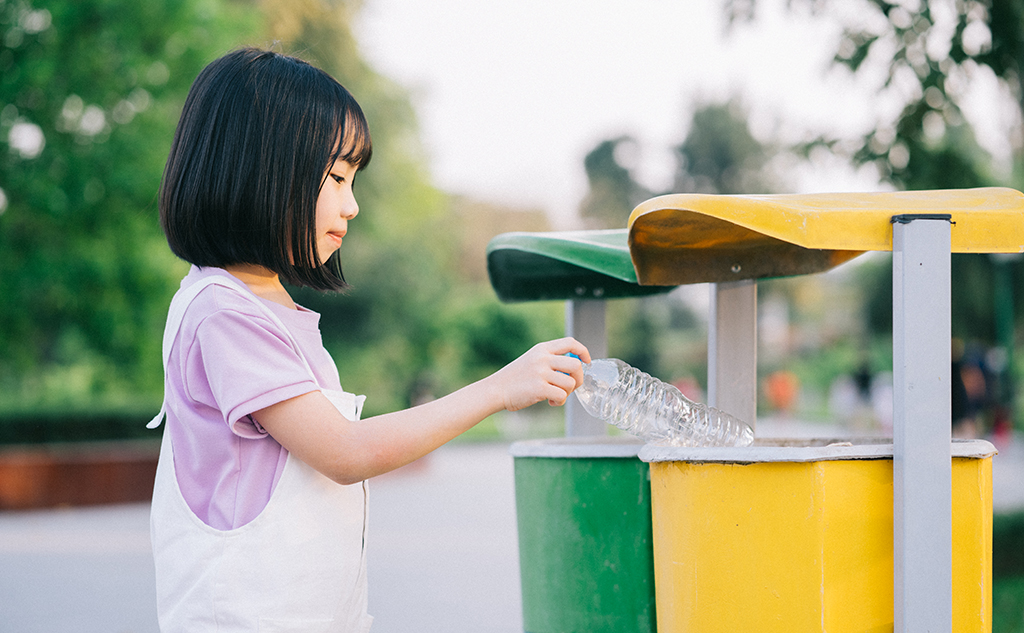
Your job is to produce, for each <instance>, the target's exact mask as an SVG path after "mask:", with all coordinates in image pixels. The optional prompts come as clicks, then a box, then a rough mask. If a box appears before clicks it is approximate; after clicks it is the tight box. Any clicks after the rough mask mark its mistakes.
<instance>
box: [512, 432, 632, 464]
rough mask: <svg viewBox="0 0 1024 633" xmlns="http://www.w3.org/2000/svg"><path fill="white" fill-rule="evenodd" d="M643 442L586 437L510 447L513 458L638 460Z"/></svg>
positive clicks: (610, 437) (529, 441) (532, 441)
mask: <svg viewBox="0 0 1024 633" xmlns="http://www.w3.org/2000/svg"><path fill="white" fill-rule="evenodd" d="M643 446H644V444H643V442H642V441H641V440H639V439H637V438H635V437H632V436H628V435H626V436H619V435H586V436H575V437H555V438H548V439H539V440H522V441H519V442H515V443H513V444H512V446H510V447H509V453H510V454H511V455H512V457H542V458H556V459H557V458H561V459H565V458H635V457H636V456H637V455H638V454H639V453H640V449H642V448H643Z"/></svg>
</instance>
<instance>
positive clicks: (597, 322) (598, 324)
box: [565, 299, 608, 437]
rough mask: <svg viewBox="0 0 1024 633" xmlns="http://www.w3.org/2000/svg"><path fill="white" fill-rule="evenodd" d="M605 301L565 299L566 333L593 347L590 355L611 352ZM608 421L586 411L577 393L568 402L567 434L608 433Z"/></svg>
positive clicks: (597, 355)
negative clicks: (606, 326)
mask: <svg viewBox="0 0 1024 633" xmlns="http://www.w3.org/2000/svg"><path fill="white" fill-rule="evenodd" d="M604 317H605V302H604V301H603V300H598V299H589V300H582V299H581V300H575V299H574V300H571V301H566V302H565V335H566V336H572V337H573V338H575V339H576V340H577V341H579V342H580V343H583V344H584V345H586V346H587V349H588V350H590V356H591V358H606V357H607V356H608V334H607V331H606V329H605V318H604ZM607 433H608V424H607V423H605V422H604V420H599V419H597V418H595V417H594V416H592V415H590V414H589V413H587V412H586V410H585V409H584V408H583V406H582V405H581V404H580V403H579V401H578V400H576V398H575V397H570V398H569V399H568V400H567V401H566V402H565V436H566V437H579V436H584V435H607Z"/></svg>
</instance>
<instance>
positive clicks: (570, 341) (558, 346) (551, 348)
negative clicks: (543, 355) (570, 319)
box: [546, 336, 592, 363]
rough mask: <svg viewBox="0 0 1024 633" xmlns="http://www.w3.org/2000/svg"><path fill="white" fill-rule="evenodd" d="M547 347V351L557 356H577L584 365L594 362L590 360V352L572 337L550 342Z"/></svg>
mask: <svg viewBox="0 0 1024 633" xmlns="http://www.w3.org/2000/svg"><path fill="white" fill-rule="evenodd" d="M546 345H547V346H548V349H547V351H548V352H550V353H552V354H555V355H557V356H565V355H566V354H576V356H578V357H579V359H580V361H581V362H583V363H589V362H590V361H591V360H592V359H591V358H590V350H588V349H587V348H586V346H585V345H583V344H582V343H580V342H579V341H577V340H576V339H574V338H572V337H571V336H568V337H565V338H560V339H556V340H554V341H548V343H547V344H546Z"/></svg>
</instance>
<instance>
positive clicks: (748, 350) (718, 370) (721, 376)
mask: <svg viewBox="0 0 1024 633" xmlns="http://www.w3.org/2000/svg"><path fill="white" fill-rule="evenodd" d="M708 404H710V405H711V406H713V407H716V408H718V409H721V410H722V411H725V412H726V413H729V414H731V415H733V416H735V417H737V418H739V419H741V420H743V421H744V422H746V423H748V424H750V428H754V423H755V421H756V418H757V282H755V281H753V280H746V281H733V282H727V283H719V284H711V312H710V315H709V318H708Z"/></svg>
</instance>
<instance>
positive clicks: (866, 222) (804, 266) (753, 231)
mask: <svg viewBox="0 0 1024 633" xmlns="http://www.w3.org/2000/svg"><path fill="white" fill-rule="evenodd" d="M922 213H927V214H944V215H949V216H950V220H951V221H952V223H953V226H952V250H953V252H956V253H1020V252H1024V194H1021V192H1019V191H1016V190H1014V189H1007V188H1003V187H985V188H979V189H950V190H933V191H899V192H882V193H830V194H786V195H756V196H755V195H750V196H725V195H709V194H673V195H667V196H659V197H657V198H652V199H650V200H648V201H646V202H643V203H641V204H640V205H639V206H638V207H636V209H634V210H633V213H632V214H631V215H630V216H629V224H628V227H629V228H628V230H629V236H628V237H629V251H630V255H631V257H632V260H633V266H634V268H635V269H636V274H637V280H638V281H639V283H640V284H641V285H677V284H691V283H702V282H723V281H739V280H742V279H755V278H760V277H783V276H790V275H803V274H809V273H816V272H822V271H825V270H828V269H830V268H833V267H835V266H838V265H839V264H841V263H843V262H846V261H849V260H850V259H853V258H854V257H856V256H858V255H860V254H861V253H863V252H864V251H889V250H892V226H891V222H892V218H893V216H898V215H904V214H907V215H910V214H922Z"/></svg>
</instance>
